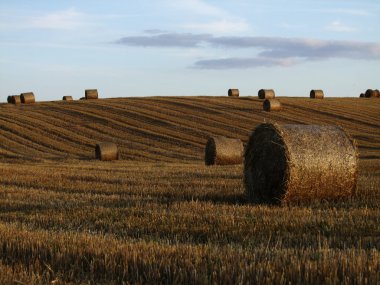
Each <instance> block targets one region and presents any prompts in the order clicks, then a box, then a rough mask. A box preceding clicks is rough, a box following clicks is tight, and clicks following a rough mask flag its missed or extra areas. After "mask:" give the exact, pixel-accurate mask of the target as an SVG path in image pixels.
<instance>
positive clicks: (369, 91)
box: [364, 89, 380, 98]
mask: <svg viewBox="0 0 380 285" xmlns="http://www.w3.org/2000/svg"><path fill="white" fill-rule="evenodd" d="M364 95H365V97H366V98H374V97H380V92H379V90H377V89H375V90H372V89H367V91H366V92H365V94H364Z"/></svg>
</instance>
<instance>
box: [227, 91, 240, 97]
mask: <svg viewBox="0 0 380 285" xmlns="http://www.w3.org/2000/svg"><path fill="white" fill-rule="evenodd" d="M228 97H239V89H228Z"/></svg>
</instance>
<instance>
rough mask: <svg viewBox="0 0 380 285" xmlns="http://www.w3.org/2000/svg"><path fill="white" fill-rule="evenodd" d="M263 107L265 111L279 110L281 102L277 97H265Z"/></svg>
mask: <svg viewBox="0 0 380 285" xmlns="http://www.w3.org/2000/svg"><path fill="white" fill-rule="evenodd" d="M263 109H264V111H266V112H270V111H280V110H281V109H282V107H281V102H280V101H278V100H277V99H266V100H265V101H264V103H263Z"/></svg>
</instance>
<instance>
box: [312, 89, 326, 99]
mask: <svg viewBox="0 0 380 285" xmlns="http://www.w3.org/2000/svg"><path fill="white" fill-rule="evenodd" d="M324 97H325V94H324V93H323V90H311V91H310V98H312V99H323V98H324Z"/></svg>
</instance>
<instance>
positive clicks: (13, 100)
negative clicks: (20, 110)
mask: <svg viewBox="0 0 380 285" xmlns="http://www.w3.org/2000/svg"><path fill="white" fill-rule="evenodd" d="M11 103H12V104H21V96H20V95H13V96H12V97H11Z"/></svg>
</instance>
